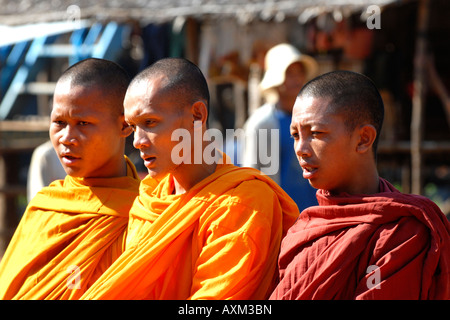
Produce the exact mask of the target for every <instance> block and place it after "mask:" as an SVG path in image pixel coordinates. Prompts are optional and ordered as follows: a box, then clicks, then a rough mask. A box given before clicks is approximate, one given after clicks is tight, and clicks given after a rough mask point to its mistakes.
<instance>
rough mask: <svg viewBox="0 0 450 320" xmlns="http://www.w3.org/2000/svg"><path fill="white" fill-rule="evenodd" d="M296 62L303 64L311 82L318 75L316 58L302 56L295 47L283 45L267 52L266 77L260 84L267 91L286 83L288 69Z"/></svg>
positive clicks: (265, 61) (265, 62)
mask: <svg viewBox="0 0 450 320" xmlns="http://www.w3.org/2000/svg"><path fill="white" fill-rule="evenodd" d="M294 62H301V63H302V64H303V66H304V67H305V70H306V80H307V81H308V80H311V79H312V78H314V76H315V75H316V73H317V70H318V65H317V62H316V60H315V59H314V58H312V57H310V56H308V55H306V54H302V53H301V52H300V51H298V50H297V49H296V48H295V47H294V46H292V45H290V44H287V43H282V44H279V45H276V46H275V47H273V48H271V49H270V50H269V51H267V54H266V57H265V60H264V64H265V70H266V72H265V73H264V77H263V79H262V81H261V83H260V88H261V90H263V91H265V90H268V89H271V88H273V87H277V86H279V85H281V84H282V83H283V82H284V78H285V73H286V69H287V68H288V67H289V66H290V65H291V64H293V63H294Z"/></svg>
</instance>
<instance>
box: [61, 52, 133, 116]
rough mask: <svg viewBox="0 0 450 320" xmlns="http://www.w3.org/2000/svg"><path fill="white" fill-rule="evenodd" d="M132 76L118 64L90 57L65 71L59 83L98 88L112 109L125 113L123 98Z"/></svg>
mask: <svg viewBox="0 0 450 320" xmlns="http://www.w3.org/2000/svg"><path fill="white" fill-rule="evenodd" d="M129 82H130V78H129V76H128V74H127V73H126V71H125V70H124V69H123V68H122V67H121V66H119V65H118V64H116V63H114V62H112V61H108V60H104V59H96V58H89V59H86V60H82V61H80V62H78V63H76V64H74V65H72V66H71V67H69V68H68V69H67V70H66V71H64V72H63V74H62V75H61V77H60V78H59V80H58V84H62V83H65V84H67V83H69V85H70V87H76V86H79V87H84V88H94V87H95V88H97V89H99V90H100V91H101V92H102V93H103V95H102V97H103V98H104V99H105V100H107V101H108V102H109V103H108V105H109V106H110V107H111V111H116V112H118V113H119V114H123V99H124V97H125V93H126V91H127V87H128V84H129Z"/></svg>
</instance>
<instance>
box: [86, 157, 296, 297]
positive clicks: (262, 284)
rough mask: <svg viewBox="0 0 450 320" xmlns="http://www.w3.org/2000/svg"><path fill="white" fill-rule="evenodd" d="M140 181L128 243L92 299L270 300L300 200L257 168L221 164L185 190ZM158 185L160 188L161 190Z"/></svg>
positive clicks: (166, 182)
mask: <svg viewBox="0 0 450 320" xmlns="http://www.w3.org/2000/svg"><path fill="white" fill-rule="evenodd" d="M152 182H153V181H152V180H149V179H148V178H146V179H144V180H143V181H142V183H141V188H140V193H139V197H138V199H137V200H136V201H135V203H134V205H133V208H132V209H131V211H130V223H129V231H128V237H127V247H126V250H125V252H124V253H123V254H122V256H120V257H119V259H118V260H117V261H116V262H115V263H114V264H113V265H112V266H111V268H110V269H108V271H107V272H105V273H104V274H103V275H102V276H101V277H100V279H99V280H98V281H97V282H96V283H95V284H94V285H93V286H92V287H91V288H90V289H89V290H88V291H87V292H86V294H85V295H84V296H83V297H82V298H86V299H264V298H267V297H268V294H270V292H271V290H272V289H273V287H274V284H275V280H276V276H277V272H276V262H277V257H278V253H279V247H280V243H281V239H282V236H283V235H284V234H285V232H286V231H287V229H288V228H289V227H290V226H291V225H292V224H293V223H294V221H295V220H296V219H297V217H298V214H299V212H298V209H297V206H296V204H295V203H294V201H293V200H292V199H291V198H289V196H288V195H287V194H286V193H285V192H284V191H283V190H282V189H281V188H280V187H279V186H278V185H277V184H276V183H275V182H273V181H272V180H271V179H270V178H268V177H266V176H264V175H262V174H261V173H260V172H259V171H258V170H256V169H251V168H238V167H236V166H234V165H230V164H218V165H217V168H216V171H215V172H214V173H213V174H212V175H210V176H209V177H207V178H205V179H204V180H202V181H201V182H199V183H198V184H196V185H195V186H194V187H192V188H191V190H189V191H188V192H187V193H186V194H181V195H173V194H172V193H173V190H174V185H173V178H172V176H170V175H169V176H167V177H166V178H165V179H163V180H162V181H161V182H160V184H159V185H158V186H155V185H154V184H153V183H152ZM155 187H156V188H155Z"/></svg>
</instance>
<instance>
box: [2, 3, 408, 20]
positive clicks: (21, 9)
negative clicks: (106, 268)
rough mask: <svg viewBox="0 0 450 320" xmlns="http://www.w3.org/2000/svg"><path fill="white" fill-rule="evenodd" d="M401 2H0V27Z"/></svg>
mask: <svg viewBox="0 0 450 320" xmlns="http://www.w3.org/2000/svg"><path fill="white" fill-rule="evenodd" d="M393 2H401V0H278V1H275V0H125V1H121V0H98V1H91V0H48V1H42V0H0V24H6V25H18V24H27V23H36V22H51V21H62V20H67V19H77V18H80V19H96V20H104V19H107V20H124V19H130V18H132V19H137V20H140V21H144V22H164V21H170V20H173V19H174V18H176V17H178V16H184V17H194V18H201V19H205V18H217V17H218V16H220V17H224V16H225V17H226V16H231V17H235V18H237V19H239V20H240V21H242V22H244V23H245V22H249V21H252V20H253V19H267V20H268V19H272V18H275V19H276V18H280V17H284V16H292V15H296V16H300V15H301V14H305V12H306V15H308V14H310V15H314V14H317V13H320V12H323V11H334V10H340V11H342V12H344V13H346V12H353V11H358V10H360V11H362V10H365V9H366V8H367V7H368V6H370V5H378V6H383V5H386V4H389V3H393Z"/></svg>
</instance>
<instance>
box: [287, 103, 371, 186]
mask: <svg viewBox="0 0 450 320" xmlns="http://www.w3.org/2000/svg"><path fill="white" fill-rule="evenodd" d="M291 135H292V137H293V138H294V149H295V153H296V155H297V158H298V161H299V164H300V166H301V167H302V169H303V177H304V178H305V179H308V180H309V182H310V184H311V185H312V186H313V187H314V188H317V189H324V190H330V191H332V192H340V191H345V190H346V189H347V187H348V185H349V184H350V183H351V180H352V175H353V174H356V173H355V172H353V170H354V167H355V161H356V157H355V155H356V151H355V149H356V146H355V145H356V144H357V141H358V137H357V135H356V134H354V133H351V132H349V130H348V129H347V127H346V125H345V123H344V119H343V116H342V115H338V114H335V113H334V112H333V110H332V108H331V107H330V104H329V99H325V98H313V97H301V98H297V100H296V102H295V104H294V108H293V113H292V122H291ZM357 174H363V173H357Z"/></svg>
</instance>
